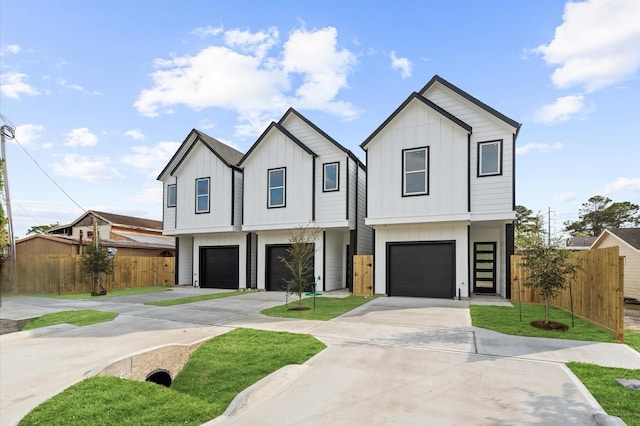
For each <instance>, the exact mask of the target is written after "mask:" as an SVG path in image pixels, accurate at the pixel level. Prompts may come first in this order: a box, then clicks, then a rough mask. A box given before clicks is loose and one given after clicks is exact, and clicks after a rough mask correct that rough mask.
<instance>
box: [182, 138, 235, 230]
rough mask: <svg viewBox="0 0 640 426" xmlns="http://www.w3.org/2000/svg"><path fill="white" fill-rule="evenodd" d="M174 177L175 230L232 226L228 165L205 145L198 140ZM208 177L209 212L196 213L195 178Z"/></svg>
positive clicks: (230, 177)
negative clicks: (175, 185)
mask: <svg viewBox="0 0 640 426" xmlns="http://www.w3.org/2000/svg"><path fill="white" fill-rule="evenodd" d="M174 175H175V176H176V177H177V187H176V189H177V190H176V194H177V209H179V211H180V213H179V214H178V217H177V221H176V222H177V223H176V230H177V231H178V232H180V233H184V232H186V233H189V232H207V231H208V232H211V231H214V230H216V229H218V230H222V229H227V230H228V229H229V227H230V226H231V202H232V200H231V183H232V173H231V169H230V168H229V167H227V166H226V165H225V164H224V163H222V162H221V161H220V160H219V159H218V157H216V155H215V154H213V153H212V152H211V151H209V150H208V149H207V148H206V147H205V146H204V145H202V144H197V145H196V146H194V148H193V149H192V150H191V152H190V153H189V154H188V158H186V159H185V161H184V162H183V165H182V166H181V167H180V168H178V170H177V171H176V172H175V173H174ZM199 178H209V179H210V180H209V212H208V213H196V193H195V189H196V179H199Z"/></svg>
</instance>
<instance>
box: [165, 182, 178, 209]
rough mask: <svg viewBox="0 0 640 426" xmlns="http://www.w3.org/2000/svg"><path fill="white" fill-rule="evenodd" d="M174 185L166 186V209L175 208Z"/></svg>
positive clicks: (175, 195)
mask: <svg viewBox="0 0 640 426" xmlns="http://www.w3.org/2000/svg"><path fill="white" fill-rule="evenodd" d="M176 197H177V192H176V185H175V184H173V185H167V207H175V206H176Z"/></svg>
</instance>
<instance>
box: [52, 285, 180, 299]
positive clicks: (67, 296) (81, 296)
mask: <svg viewBox="0 0 640 426" xmlns="http://www.w3.org/2000/svg"><path fill="white" fill-rule="evenodd" d="M169 289H171V287H138V288H123V289H120V290H111V291H110V292H108V293H107V294H105V295H104V296H92V295H91V293H76V294H61V295H51V294H44V295H40V296H44V297H54V298H56V299H92V298H94V297H116V296H132V295H135V294H146V293H158V292H161V291H167V290H169Z"/></svg>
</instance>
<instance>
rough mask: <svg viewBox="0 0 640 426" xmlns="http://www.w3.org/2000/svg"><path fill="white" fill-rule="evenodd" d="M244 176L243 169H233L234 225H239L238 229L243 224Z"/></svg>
mask: <svg viewBox="0 0 640 426" xmlns="http://www.w3.org/2000/svg"><path fill="white" fill-rule="evenodd" d="M242 178H243V176H242V172H241V171H238V170H234V171H233V184H234V192H233V203H234V205H233V215H234V217H233V225H234V226H236V227H238V229H239V228H240V226H241V225H242Z"/></svg>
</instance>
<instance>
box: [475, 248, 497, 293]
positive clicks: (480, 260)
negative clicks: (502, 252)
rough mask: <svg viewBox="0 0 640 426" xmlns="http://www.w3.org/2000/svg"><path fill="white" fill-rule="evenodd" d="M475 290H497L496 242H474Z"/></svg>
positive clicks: (487, 291) (477, 291) (479, 291)
mask: <svg viewBox="0 0 640 426" xmlns="http://www.w3.org/2000/svg"><path fill="white" fill-rule="evenodd" d="M473 265H474V268H473V292H474V293H495V292H496V243H474V244H473Z"/></svg>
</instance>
